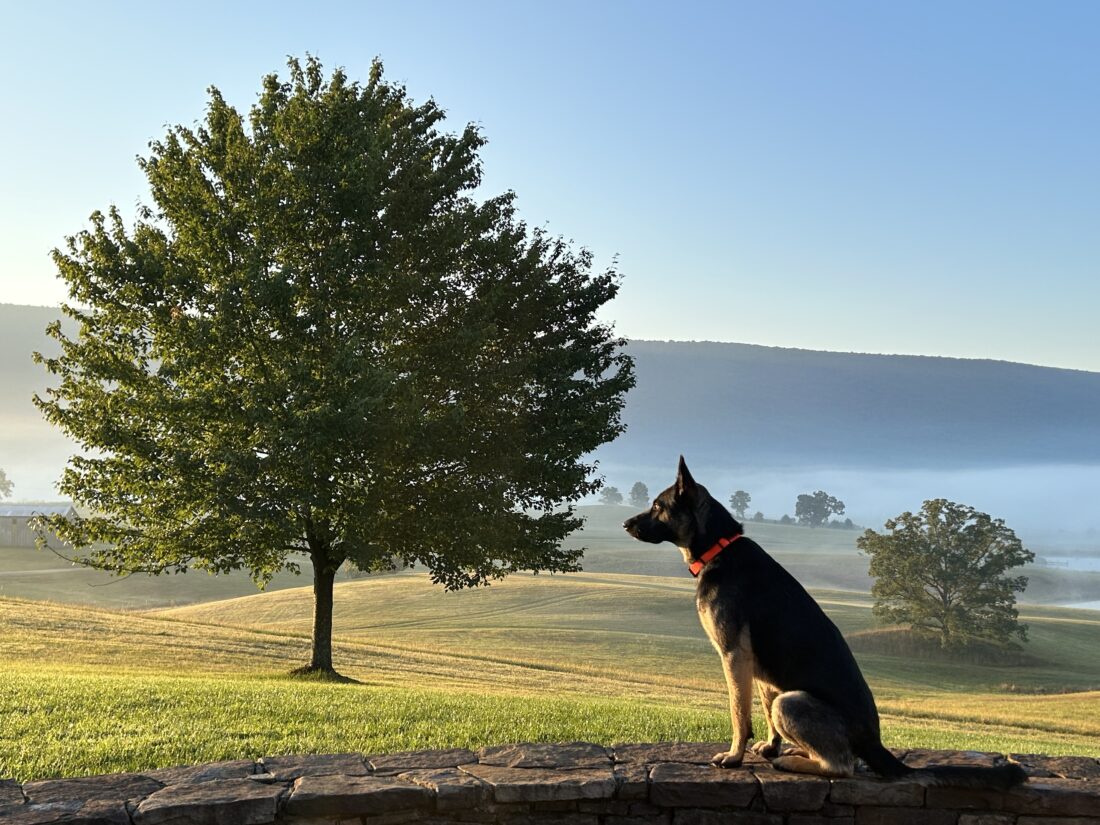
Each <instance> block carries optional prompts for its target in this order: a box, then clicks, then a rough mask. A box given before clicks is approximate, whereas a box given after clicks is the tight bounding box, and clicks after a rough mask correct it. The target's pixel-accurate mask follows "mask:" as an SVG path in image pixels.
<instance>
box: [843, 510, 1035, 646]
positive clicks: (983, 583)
mask: <svg viewBox="0 0 1100 825" xmlns="http://www.w3.org/2000/svg"><path fill="white" fill-rule="evenodd" d="M885 526H886V530H887V531H888V532H884V533H877V532H875V531H874V530H867V531H866V532H865V533H864V534H863V535H862V536H860V537H859V538H858V539H857V540H856V544H857V546H858V547H859V549H860V550H862V551H863V552H864V553H866V554H867V555H868V556H870V557H871V564H870V573H871V575H872V576H874V577H875V583H874V585H873V586H872V588H871V593H872V595H873V596H874V598H875V604H874V614H875V616H876V617H878V618H880V619H882V620H884V621H886V622H889V623H892V624H909V625H912V626H913V627H914V628H915V629H917V630H919V631H923V632H926V633H931V634H935V635H937V636H938V637H939V640H940V644H941V646H943V647H945V648H947V647H956V646H960V645H964V644H965V643H966V642H967V641H968V640H970V639H985V640H988V641H993V642H1000V643H1003V642H1008V641H1011V640H1012V639H1013V638H1016V639H1019V640H1021V641H1023V640H1026V638H1027V628H1026V626H1024V625H1021V624H1020V623H1019V622H1018V621H1017V617H1018V613H1017V611H1016V593H1020V592H1023V590H1024V588H1025V587H1027V577H1026V576H1008V575H1006V573H1007V571H1009V570H1012V569H1013V568H1016V567H1019V566H1020V565H1023V564H1026V563H1027V562H1030V561H1032V560H1033V559H1034V558H1035V554H1034V553H1032V552H1031V551H1030V550H1027V549H1025V548H1024V546H1023V544H1022V543H1021V542H1020V540H1019V539H1018V538H1017V537H1016V534H1015V533H1014V532H1013V531H1012V530H1011V529H1009V528H1008V527H1006V526H1005V523H1004V522H1003V521H1002V520H1001V519H994V518H991V517H990V516H988V515H986V514H985V513H981V512H978V511H977V510H975V509H974V508H973V507H969V506H967V505H964V504H956V503H955V502H952V501H947V500H946V499H942V498H938V499H932V500H930V501H926V502H924V505H923V507H922V508H921V511H920V512H919V513H910V512H905V513H902V514H901V515H900V516H897V517H896V518H893V519H890V520H888V521H887V522H886V525H885Z"/></svg>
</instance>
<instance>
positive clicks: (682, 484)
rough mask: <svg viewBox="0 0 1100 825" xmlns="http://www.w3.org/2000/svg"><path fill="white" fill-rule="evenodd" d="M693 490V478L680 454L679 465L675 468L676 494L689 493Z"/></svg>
mask: <svg viewBox="0 0 1100 825" xmlns="http://www.w3.org/2000/svg"><path fill="white" fill-rule="evenodd" d="M694 492H695V479H694V478H692V477H691V472H690V471H689V470H688V465H687V462H686V461H684V457H683V456H680V466H679V468H677V470H676V495H678V496H683V495H691V494H692V493H694Z"/></svg>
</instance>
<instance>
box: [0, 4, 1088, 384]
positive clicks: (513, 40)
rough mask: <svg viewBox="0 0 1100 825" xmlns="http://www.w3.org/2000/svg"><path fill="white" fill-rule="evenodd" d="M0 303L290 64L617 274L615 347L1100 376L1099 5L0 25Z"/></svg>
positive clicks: (238, 14) (731, 7)
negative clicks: (379, 92) (159, 161)
mask: <svg viewBox="0 0 1100 825" xmlns="http://www.w3.org/2000/svg"><path fill="white" fill-rule="evenodd" d="M4 19H5V26H4V29H3V33H2V34H0V42H2V46H3V47H2V48H0V68H2V70H3V78H4V92H3V111H4V118H3V127H2V128H0V157H2V158H3V163H2V166H0V169H2V172H0V175H2V177H0V192H2V193H3V196H2V198H0V301H2V302H9V303H35V304H51V303H57V302H60V301H61V300H63V299H64V297H65V293H64V289H63V286H62V285H61V284H60V283H59V282H58V281H57V280H56V278H55V276H54V272H53V267H52V264H51V263H50V261H49V259H48V251H49V249H50V248H51V247H53V246H56V245H59V244H60V243H61V242H62V240H63V238H64V237H65V236H66V235H68V234H72V233H74V232H76V231H78V230H80V229H82V228H83V227H84V226H86V223H87V216H88V214H89V213H90V212H91V211H92V210H93V209H97V208H105V207H107V206H108V205H109V204H111V203H116V204H118V205H119V206H120V207H121V208H122V210H123V213H124V214H125V215H128V216H129V215H133V213H134V211H135V210H134V207H135V204H136V203H138V202H139V201H140V200H142V199H145V198H146V197H147V196H146V190H145V186H144V181H143V179H142V177H141V175H140V172H139V171H138V169H137V167H136V165H135V163H134V158H135V156H136V155H138V154H140V153H143V152H144V151H145V147H146V144H147V143H148V141H149V140H151V139H154V138H157V137H160V136H161V135H162V134H163V132H164V129H165V126H166V124H171V123H188V124H189V123H193V122H194V121H196V120H198V119H199V118H201V116H202V114H203V107H204V105H205V100H206V93H205V89H206V87H207V86H209V85H215V86H217V87H218V88H219V89H221V90H222V92H223V93H224V94H225V95H226V97H227V98H228V99H229V100H230V101H231V102H233V103H234V104H236V105H237V106H238V107H240V108H247V107H248V106H249V105H250V104H251V103H252V101H253V100H254V98H255V95H256V92H257V91H258V89H259V83H260V78H261V77H262V76H263V75H264V74H266V73H268V72H270V71H273V70H282V69H283V68H284V66H285V58H286V55H288V54H293V55H298V56H302V55H304V54H305V53H306V52H310V53H313V54H315V55H317V56H318V57H319V58H320V59H321V60H322V61H323V62H324V63H325V64H326V66H329V67H332V66H335V65H341V66H344V67H345V68H346V70H347V72H348V74H349V75H350V76H351V77H353V78H365V76H366V72H367V68H368V66H369V65H370V61H371V59H372V58H373V57H375V56H376V55H377V56H380V57H381V58H382V59H383V60H384V61H385V64H386V69H387V75H388V76H389V77H390V78H391V79H396V80H401V81H403V82H405V83H406V85H407V86H408V89H409V92H410V93H411V95H412V96H413V97H414V98H415V99H423V98H426V97H428V96H432V97H435V99H436V100H437V101H439V102H440V104H441V105H443V106H444V107H445V108H446V109H447V110H448V112H449V114H450V121H451V123H452V125H453V127H454V128H455V129H458V128H460V127H461V126H462V125H463V124H465V123H466V122H467V121H473V122H476V123H478V124H479V125H480V126H481V128H482V129H483V131H484V133H485V135H486V136H487V137H488V139H489V141H490V142H489V145H488V146H487V147H486V149H485V150H484V153H483V158H484V164H485V171H486V176H485V184H484V187H485V191H486V193H487V194H488V193H492V192H497V191H500V190H504V189H513V190H515V191H516V193H517V194H518V197H519V206H520V210H521V212H522V214H523V216H524V217H525V218H527V219H528V221H529V222H531V223H532V224H538V225H544V226H546V227H548V228H549V229H550V230H551V231H553V232H555V233H559V234H562V235H564V236H566V237H568V238H572V239H575V240H576V241H577V242H578V243H579V244H583V245H585V246H588V247H589V248H591V249H592V250H593V251H594V252H595V253H596V254H597V260H598V263H599V264H600V265H605V264H608V263H610V262H611V260H612V258H613V256H615V255H617V256H618V261H619V267H620V269H621V270H622V272H623V274H624V286H623V290H622V293H621V295H620V297H619V299H618V300H617V301H616V302H615V303H614V305H613V306H611V307H609V308H608V311H607V313H606V314H607V317H608V318H610V319H612V320H614V321H615V323H616V327H617V329H618V331H619V332H620V333H622V334H624V335H626V336H629V337H637V338H659V339H680V340H685V339H707V340H719V341H742V342H748V343H759V344H769V345H775V346H794V347H805V348H812V349H830V350H854V351H862V352H901V353H916V354H927V355H953V356H963V357H986V358H997V359H1007V360H1014V361H1025V362H1029V363H1038V364H1049V365H1054V366H1062V367H1072V368H1077V369H1089V370H1100V333H1098V332H1097V323H1096V320H1095V316H1096V314H1097V309H1098V307H1100V95H1098V94H1097V89H1100V4H1097V3H1093V2H1069V1H1068V0H1062V1H1060V2H1056V3H1045V4H1040V3H1016V2H978V1H976V0H975V1H971V2H965V3H956V2H889V3H882V2H772V3H765V2H756V3H742V2H729V3H676V4H650V3H641V2H635V3H625V2H623V3H615V2H606V3H593V2H586V3H574V2H553V3H549V2H546V3H539V4H536V3H533V2H511V3H487V2H476V0H475V2H469V3H461V4H459V3H450V2H447V3H444V2H419V3H412V2H409V3H394V2H387V3H367V2H358V3H347V4H341V3H314V4H308V5H304V4H300V3H294V4H291V3H277V2H268V3H248V2H239V3H233V4H222V3H206V2H196V3H188V4H155V3H148V2H146V3H141V4H138V3H111V2H104V3H100V4H94V5H93V4H84V3H80V4H78V3H48V2H39V3H34V4H31V3H14V2H5V3H4Z"/></svg>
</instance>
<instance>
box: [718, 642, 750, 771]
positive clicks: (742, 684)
mask: <svg viewBox="0 0 1100 825" xmlns="http://www.w3.org/2000/svg"><path fill="white" fill-rule="evenodd" d="M722 670H723V671H725V674H726V687H727V688H729V694H730V724H731V725H732V727H733V741H732V742H731V743H730V749H729V750H728V751H726V752H725V753H716V754H715V755H714V758H713V759H712V760H711V761H712V762H714V764H715V765H718V766H719V767H720V768H738V767H740V766H741V761H742V760H743V759H744V758H745V746H746V744H747V743H748V741H749V739H750V738H751V737H752V660H751V658H750V657H749V656H748V655H747V653H746V652H745V651H743V650H740V649H738V650H735V651H733V652H732V653H726V654H725V655H723V656H722Z"/></svg>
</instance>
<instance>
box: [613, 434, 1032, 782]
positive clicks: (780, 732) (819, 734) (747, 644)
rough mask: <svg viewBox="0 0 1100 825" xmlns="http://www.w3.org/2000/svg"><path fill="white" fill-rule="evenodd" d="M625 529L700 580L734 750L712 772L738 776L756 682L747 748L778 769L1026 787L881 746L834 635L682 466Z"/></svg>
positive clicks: (998, 774) (984, 770) (1008, 769)
mask: <svg viewBox="0 0 1100 825" xmlns="http://www.w3.org/2000/svg"><path fill="white" fill-rule="evenodd" d="M623 527H624V528H625V529H626V531H627V532H628V533H629V534H630V535H632V536H633V537H634V538H636V539H640V540H641V541H646V542H651V543H653V544H660V543H661V542H665V541H669V542H672V543H673V544H675V545H676V546H677V547H679V548H680V552H681V553H683V556H684V561H685V562H686V563H687V564H688V565H689V567H690V568H691V572H692V573H693V574H694V575H696V576H697V577H698V585H697V589H696V595H695V605H696V608H697V609H698V611H699V621H700V622H701V623H702V625H703V629H704V630H705V631H706V633H707V636H708V637H710V640H711V643H712V644H713V645H714V648H715V650H717V651H718V655H719V656H720V657H721V659H722V669H723V670H724V671H725V675H726V685H727V687H728V688H729V700H730V719H731V722H732V724H733V742H732V743H731V745H730V749H729V750H728V751H725V752H724V753H719V754H716V755H715V756H714V760H713V761H714V764H716V765H718V766H720V767H723V768H736V767H738V766H739V765H740V764H741V762H742V760H743V758H744V755H745V749H746V747H747V746H748V742H749V739H750V738H751V736H752V687H753V682H754V681H755V682H756V686H757V689H758V690H759V692H760V703H761V705H762V707H763V710H764V718H765V719H766V720H767V723H768V738H767V739H765V740H764V741H762V742H757V743H755V744H754V745H753V746H752V750H753V751H754V752H755V753H758V754H760V755H761V756H764V757H766V758H768V759H770V760H771V761H772V764H773V765H775V767H777V768H780V769H782V770H787V771H797V772H801V773H812V774H819V775H821V776H833V777H840V776H851V775H852V774H853V772H854V771H855V767H856V762H857V760H859V759H862V760H863V761H864V762H865V763H866V764H867V766H868V767H870V768H871V770H873V771H875V772H876V773H877V774H879V775H880V776H883V777H887V778H895V777H901V776H905V775H908V774H912V773H919V774H920V775H922V776H927V777H928V779H930V780H931V781H932V782H933V783H935V784H945V785H965V786H972V787H989V788H1002V789H1004V788H1009V787H1011V786H1013V785H1016V784H1018V783H1020V782H1023V781H1024V780H1025V779H1026V774H1025V773H1024V770H1023V768H1022V767H1020V765H1018V764H1016V763H1014V762H1007V763H1005V764H1002V765H997V766H992V767H977V766H975V767H969V766H937V767H932V768H926V769H921V770H919V771H917V770H916V769H914V768H910V767H909V766H907V765H905V764H904V763H903V762H901V761H900V760H899V759H898V758H897V757H895V756H894V755H893V754H892V753H891V752H890V751H888V750H887V749H886V748H885V747H883V745H882V740H881V737H880V735H879V718H878V709H877V708H876V707H875V700H874V697H873V696H872V695H871V690H870V688H868V687H867V682H866V681H864V679H863V674H862V673H860V670H859V666H858V665H857V664H856V661H855V658H854V657H853V656H852V652H851V650H849V649H848V645H847V643H846V642H845V641H844V637H843V636H841V635H840V631H839V630H837V627H836V625H834V624H833V623H832V621H830V620H829V617H828V616H826V615H825V613H824V611H822V609H821V607H820V606H818V604H817V602H815V601H814V600H813V597H811V596H810V594H809V593H807V592H806V590H805V589H804V588H803V587H802V585H801V584H799V583H798V582H797V581H796V580H795V578H794V577H793V576H791V574H790V573H788V572H787V571H786V570H784V569H783V568H782V567H781V566H780V565H779V563H778V562H776V561H775V560H774V559H773V558H772V557H771V556H769V555H768V554H767V553H765V552H764V550H763V548H761V547H760V545H758V544H757V543H756V542H754V541H753V540H752V539H750V538H748V537H747V536H744V535H743V534H742V526H741V524H740V523H739V522H738V521H737V520H736V519H735V518H734V517H733V516H732V515H730V513H729V512H728V511H727V510H726V508H725V507H723V506H722V505H721V504H720V503H719V502H718V501H717V500H715V499H714V498H713V497H711V495H710V494H709V493H708V492H707V490H706V488H705V487H703V486H702V485H700V484H696V482H695V480H694V479H693V478H692V477H691V473H690V472H689V471H688V468H687V465H686V464H685V463H684V459H683V456H681V457H680V467H679V472H678V473H677V475H676V483H675V484H673V485H672V486H671V487H669V488H668V489H667V490H665V491H664V492H662V493H661V494H660V495H659V496H657V498H656V499H655V500H654V502H653V506H652V507H651V508H650V509H649V510H647V511H645V512H644V513H639V514H638V515H636V516H634V517H633V518H630V519H628V520H627V521H626V522H625V523H624V524H623ZM784 740H786V742H788V743H789V746H788V747H784V746H783V742H784Z"/></svg>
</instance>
